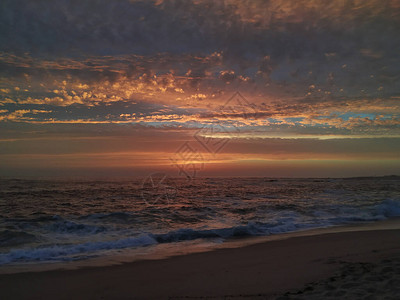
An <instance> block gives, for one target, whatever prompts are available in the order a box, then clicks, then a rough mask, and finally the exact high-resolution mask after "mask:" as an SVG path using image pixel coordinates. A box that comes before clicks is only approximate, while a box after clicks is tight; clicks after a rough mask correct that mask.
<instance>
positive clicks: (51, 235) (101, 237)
mask: <svg viewBox="0 0 400 300" xmlns="http://www.w3.org/2000/svg"><path fill="white" fill-rule="evenodd" d="M394 216H400V180H399V178H398V177H383V178H353V179H271V178H198V179H195V180H193V181H188V180H186V179H182V178H164V177H163V176H162V175H154V176H153V177H152V178H147V179H146V180H142V179H135V180H131V181H127V180H125V181H71V180H68V181H66V180H65V181H63V180H57V181H49V180H47V181H43V180H4V179H3V180H0V265H2V266H7V265H21V264H32V263H43V262H69V261H81V260H87V259H90V258H96V257H104V256H107V255H114V254H115V253H123V252H124V251H127V250H131V249H140V250H141V252H142V253H145V252H146V251H147V250H148V249H153V250H154V249H155V248H157V247H161V246H162V245H166V244H169V245H175V246H177V247H179V246H180V245H182V247H183V246H185V245H186V244H185V243H187V242H188V241H193V242H195V243H197V244H202V243H224V242H225V241H228V240H230V239H232V238H241V237H249V236H268V235H274V234H281V233H286V232H293V231H299V230H305V229H311V228H322V227H329V226H335V225H341V224H349V223H357V222H370V221H378V220H384V219H387V218H390V217H394Z"/></svg>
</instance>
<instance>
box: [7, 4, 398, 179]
mask: <svg viewBox="0 0 400 300" xmlns="http://www.w3.org/2000/svg"><path fill="white" fill-rule="evenodd" d="M399 36H400V1H398V0H370V1H367V0H333V1H316V0H270V1H267V0H265V1H261V0H253V1H250V0H247V1H245V0H242V1H240V0H217V1H207V0H181V1H162V0H157V1H151V0H148V1H137V0H131V1H128V0H108V1H106V0H92V1H89V0H85V1H67V0H52V1H50V0H49V1H45V0H37V1H23V0H21V1H19V0H18V1H17V0H3V1H1V4H0V176H2V177H32V176H33V177H54V176H55V177H80V176H93V177H119V176H121V177H129V176H147V175H149V174H151V173H153V172H166V173H168V174H170V175H171V176H177V177H178V176H187V175H189V176H192V175H196V176H265V177H343V176H345V177H347V176H370V175H371V176H378V175H390V174H398V175H400V118H399V117H400V38H399ZM194 170H195V171H194ZM194 173H195V174H194Z"/></svg>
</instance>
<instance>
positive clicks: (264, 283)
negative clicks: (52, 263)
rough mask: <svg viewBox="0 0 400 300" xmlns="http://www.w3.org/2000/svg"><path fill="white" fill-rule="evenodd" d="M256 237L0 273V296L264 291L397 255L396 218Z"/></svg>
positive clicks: (399, 223)
mask: <svg viewBox="0 0 400 300" xmlns="http://www.w3.org/2000/svg"><path fill="white" fill-rule="evenodd" d="M263 238H265V239H266V240H262V238H260V240H258V241H257V242H256V241H255V239H249V240H248V241H246V239H245V240H242V241H230V242H231V244H230V247H226V245H225V247H221V248H216V249H214V250H212V251H205V252H197V253H188V254H185V255H178V256H171V257H167V258H162V259H146V260H138V261H134V262H125V263H122V264H116V265H111V266H101V267H82V268H79V269H71V270H63V269H58V270H51V271H41V272H34V271H31V272H22V273H15V274H1V275H0V297H1V298H3V299H32V298H44V299H50V298H58V299H67V298H76V299H88V298H89V299H98V298H101V297H104V298H134V299H168V298H171V297H172V299H181V298H185V297H186V298H188V297H189V298H190V297H213V299H215V297H217V299H218V297H222V298H223V297H225V296H229V295H230V296H231V297H233V299H236V298H238V297H239V298H238V299H240V297H245V296H246V295H247V296H249V295H250V296H251V295H262V297H264V298H262V299H265V297H267V298H268V297H276V296H278V295H280V294H283V293H284V292H287V291H293V290H295V289H301V288H303V287H304V286H305V285H306V284H309V283H311V282H318V281H321V280H324V279H326V278H328V277H329V276H333V274H335V272H337V271H338V270H339V269H340V268H341V267H342V266H343V265H344V264H346V263H347V264H348V263H375V264H376V263H378V262H379V261H380V260H382V259H394V258H397V257H400V219H399V218H393V219H388V220H384V221H378V222H374V223H368V224H355V225H350V226H340V227H331V228H324V229H318V230H316V229H314V230H307V231H303V232H293V233H288V234H283V235H277V236H269V237H263ZM268 238H269V240H268ZM256 239H257V238H256ZM255 242H256V243H255ZM228 243H229V242H228ZM235 243H236V244H235ZM246 243H247V244H246ZM378 264H379V263H378ZM240 295H241V296H240Z"/></svg>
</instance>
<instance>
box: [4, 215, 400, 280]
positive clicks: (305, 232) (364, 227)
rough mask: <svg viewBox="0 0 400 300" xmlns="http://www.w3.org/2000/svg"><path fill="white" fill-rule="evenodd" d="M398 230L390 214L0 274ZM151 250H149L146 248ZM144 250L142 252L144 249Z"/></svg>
mask: <svg viewBox="0 0 400 300" xmlns="http://www.w3.org/2000/svg"><path fill="white" fill-rule="evenodd" d="M379 229H382V230H388V229H399V230H400V217H392V218H388V219H386V220H379V221H374V222H362V223H353V224H345V225H333V226H328V227H317V228H311V229H301V230H298V231H290V232H284V233H280V234H271V235H268V236H246V237H231V238H228V239H225V240H224V241H223V242H221V243H215V242H212V241H207V240H204V239H199V240H192V241H186V242H185V241H181V242H176V243H167V244H164V245H162V244H157V245H150V246H145V247H138V248H134V249H125V251H124V252H123V254H111V255H107V256H101V257H95V258H88V259H83V260H77V261H67V262H37V263H26V264H10V265H4V266H0V275H5V274H18V273H26V272H46V271H58V270H60V271H62V270H79V269H82V268H99V267H109V266H116V265H121V264H126V263H134V262H139V261H152V260H163V259H168V258H172V257H177V256H184V255H191V254H195V253H205V252H212V251H216V250H223V249H233V248H243V247H247V246H251V245H256V244H260V243H268V242H272V241H280V240H285V239H290V238H295V237H305V236H315V235H321V234H328V233H341V232H352V231H369V230H379ZM149 249H150V250H149ZM143 250H144V251H143Z"/></svg>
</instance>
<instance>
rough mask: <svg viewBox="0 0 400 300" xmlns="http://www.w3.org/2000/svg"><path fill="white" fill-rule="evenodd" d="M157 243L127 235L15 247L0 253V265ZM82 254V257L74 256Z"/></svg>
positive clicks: (67, 258)
mask: <svg viewBox="0 0 400 300" xmlns="http://www.w3.org/2000/svg"><path fill="white" fill-rule="evenodd" d="M155 243H157V242H156V241H155V240H154V239H153V238H152V237H151V236H149V235H141V236H138V237H129V238H124V239H119V240H115V241H101V242H88V243H82V244H74V245H54V246H49V247H41V248H34V249H16V250H11V251H10V252H7V253H2V254H0V265H1V264H9V263H15V262H31V261H54V260H56V261H70V260H76V259H79V258H87V257H89V256H88V254H90V253H93V252H98V251H102V250H114V249H124V248H131V247H139V246H148V245H152V244H155ZM78 254H84V255H83V257H74V256H76V255H78Z"/></svg>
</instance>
